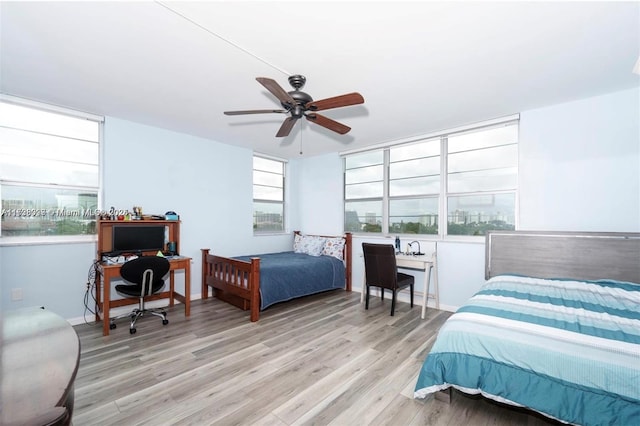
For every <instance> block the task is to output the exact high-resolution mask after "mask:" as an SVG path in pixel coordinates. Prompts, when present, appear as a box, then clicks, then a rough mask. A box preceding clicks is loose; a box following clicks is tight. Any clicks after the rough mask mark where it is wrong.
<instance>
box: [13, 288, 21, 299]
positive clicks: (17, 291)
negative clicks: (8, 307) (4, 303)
mask: <svg viewBox="0 0 640 426" xmlns="http://www.w3.org/2000/svg"><path fill="white" fill-rule="evenodd" d="M11 300H12V301H17V300H22V289H21V288H12V289H11Z"/></svg>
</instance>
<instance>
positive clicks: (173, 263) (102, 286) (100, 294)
mask: <svg viewBox="0 0 640 426" xmlns="http://www.w3.org/2000/svg"><path fill="white" fill-rule="evenodd" d="M169 266H170V267H169V291H163V292H162V293H158V294H153V295H151V296H147V297H146V298H145V301H147V300H157V299H166V298H169V306H173V304H174V302H175V301H176V300H178V301H180V302H182V303H183V304H184V315H185V316H186V317H188V316H189V315H191V305H190V295H191V258H190V257H183V256H179V257H173V258H171V259H169ZM97 268H98V270H97V271H96V272H97V273H96V281H95V283H96V321H100V314H101V313H102V334H103V335H105V336H108V335H109V310H110V309H111V308H117V307H118V306H125V305H135V304H138V300H137V299H128V298H127V299H117V300H111V280H112V279H116V278H119V277H120V268H122V263H113V264H106V263H104V262H101V263H99V264H98V266H97ZM177 270H184V293H185V294H180V293H178V292H176V291H175V271H177ZM102 281H104V283H103V282H102Z"/></svg>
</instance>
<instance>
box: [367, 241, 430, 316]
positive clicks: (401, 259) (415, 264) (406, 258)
mask: <svg viewBox="0 0 640 426" xmlns="http://www.w3.org/2000/svg"><path fill="white" fill-rule="evenodd" d="M396 266H397V267H398V268H407V269H418V270H421V271H424V282H423V290H422V313H421V315H420V317H421V318H422V319H424V317H425V315H426V312H427V302H428V299H429V296H432V298H433V299H434V300H435V302H436V309H440V297H439V295H438V266H437V256H436V252H433V254H432V255H431V256H427V255H421V256H414V255H412V254H402V253H400V254H396ZM431 271H433V286H434V290H433V294H430V293H429V284H430V283H431ZM364 279H365V280H366V276H365V277H364ZM362 285H363V288H362V293H361V294H360V303H362V302H363V301H364V293H365V289H364V285H365V284H364V280H363V284H362Z"/></svg>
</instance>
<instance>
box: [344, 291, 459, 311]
mask: <svg viewBox="0 0 640 426" xmlns="http://www.w3.org/2000/svg"><path fill="white" fill-rule="evenodd" d="M353 291H355V292H357V293H360V294H362V288H354V289H353ZM378 291H379V290H377V289H375V288H374V289H373V291H372V293H371V294H372V295H376V296H378V297H379V296H380V293H378ZM397 297H398V299H397V300H398V301H401V302H406V303H411V295H410V294H409V291H408V290H402V291H400V292H399V293H398V296H397ZM422 297H423V294H422V292H421V291H415V292H414V293H413V303H414V306H416V305H418V306H422ZM427 308H433V309H435V308H436V301H435V300H434V299H433V298H429V300H427ZM458 308H459V306H451V305H446V304H442V303H440V307H439V308H438V309H440V310H441V311H447V312H455V311H457V310H458Z"/></svg>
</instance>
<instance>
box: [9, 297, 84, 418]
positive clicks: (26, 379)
mask: <svg viewBox="0 0 640 426" xmlns="http://www.w3.org/2000/svg"><path fill="white" fill-rule="evenodd" d="M1 356H2V369H1V372H2V393H1V394H0V398H1V399H0V401H2V404H1V405H2V406H1V410H0V424H2V425H45V424H52V425H53V424H55V425H68V424H70V422H71V417H72V415H73V402H74V392H73V384H74V382H75V379H76V373H77V372H78V363H79V361H80V341H79V340H78V335H77V334H76V331H75V330H74V329H73V327H71V325H70V324H69V323H68V322H67V321H66V320H65V319H64V318H62V317H60V316H59V315H57V314H54V313H53V312H51V311H48V310H46V309H43V308H40V307H33V308H22V309H16V310H10V311H5V312H4V313H3V315H2V355H1Z"/></svg>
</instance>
